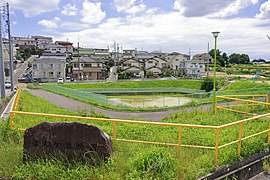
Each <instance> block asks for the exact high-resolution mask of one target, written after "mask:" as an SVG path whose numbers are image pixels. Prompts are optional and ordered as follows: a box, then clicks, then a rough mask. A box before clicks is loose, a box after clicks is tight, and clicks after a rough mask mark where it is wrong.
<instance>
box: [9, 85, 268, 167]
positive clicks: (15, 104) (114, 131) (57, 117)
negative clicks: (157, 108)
mask: <svg viewBox="0 0 270 180" xmlns="http://www.w3.org/2000/svg"><path fill="white" fill-rule="evenodd" d="M20 93H21V88H20V89H19V90H18V91H17V93H16V95H15V98H14V101H13V103H12V108H11V111H10V121H9V126H10V128H13V117H14V116H15V115H16V114H21V115H32V116H44V117H54V118H55V121H56V122H60V121H61V119H64V118H65V119H78V120H80V121H83V120H92V121H103V122H110V123H112V140H113V142H116V141H124V142H134V143H146V144H155V145H165V146H175V147H177V155H178V157H180V156H181V148H182V147H186V148H200V149H208V150H213V151H214V164H215V166H217V165H218V156H219V150H220V149H221V148H224V147H227V146H229V145H232V144H237V145H238V148H237V154H238V156H240V154H241V144H242V141H243V140H246V139H249V138H252V137H255V136H258V135H260V134H264V133H268V140H267V143H268V144H270V126H269V127H268V128H267V129H266V130H263V131H261V132H258V133H255V134H252V135H249V136H246V137H243V126H244V123H246V122H250V121H255V120H258V119H260V118H264V117H269V116H270V113H267V114H263V115H257V116H255V117H251V118H248V119H244V120H240V121H237V122H233V123H229V124H224V125H220V126H210V125H193V124H176V123H159V122H147V121H131V120H120V119H105V118H91V117H80V116H67V115H57V114H45V113H33V112H22V111H17V108H18V102H19V96H20ZM217 98H229V97H217ZM254 98H255V96H254ZM234 99H237V98H234ZM243 101H248V100H243ZM252 103H254V104H255V103H259V104H261V103H262V104H264V105H266V106H267V107H268V105H269V103H268V102H256V101H252ZM218 108H221V107H220V106H217V107H216V109H218ZM122 123H129V124H140V125H145V124H147V125H153V126H162V127H166V126H167V127H176V128H178V139H177V142H178V143H166V142H152V141H141V140H132V139H118V138H117V125H118V124H122ZM231 126H239V131H238V139H237V140H234V141H232V142H227V143H226V144H220V130H222V129H225V128H228V127H231ZM119 127H121V126H119ZM184 128H198V129H210V130H213V132H214V133H213V135H214V136H215V142H214V143H213V144H215V146H201V145H194V144H183V143H182V137H183V129H184ZM19 130H24V129H21V128H20V129H19Z"/></svg>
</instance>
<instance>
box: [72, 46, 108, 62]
mask: <svg viewBox="0 0 270 180" xmlns="http://www.w3.org/2000/svg"><path fill="white" fill-rule="evenodd" d="M72 55H73V56H74V57H78V55H79V56H88V57H93V58H100V59H108V58H110V57H111V54H110V52H109V49H100V48H99V49H98V48H79V53H78V50H76V51H74V52H73V53H72Z"/></svg>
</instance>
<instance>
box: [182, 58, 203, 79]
mask: <svg viewBox="0 0 270 180" xmlns="http://www.w3.org/2000/svg"><path fill="white" fill-rule="evenodd" d="M180 69H183V70H184V72H185V73H186V76H188V77H191V78H200V77H202V76H203V75H204V74H205V63H204V61H201V60H188V61H181V62H180Z"/></svg>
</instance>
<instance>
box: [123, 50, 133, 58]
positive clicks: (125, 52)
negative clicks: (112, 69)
mask: <svg viewBox="0 0 270 180" xmlns="http://www.w3.org/2000/svg"><path fill="white" fill-rule="evenodd" d="M135 56H136V50H123V53H122V58H123V59H129V58H135Z"/></svg>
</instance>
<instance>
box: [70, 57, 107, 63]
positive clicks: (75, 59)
mask: <svg viewBox="0 0 270 180" xmlns="http://www.w3.org/2000/svg"><path fill="white" fill-rule="evenodd" d="M72 62H78V58H74V59H73V60H72ZM80 62H91V63H94V62H96V63H103V62H104V60H103V59H101V58H94V57H91V58H90V57H87V56H86V57H85V56H83V57H80Z"/></svg>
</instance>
